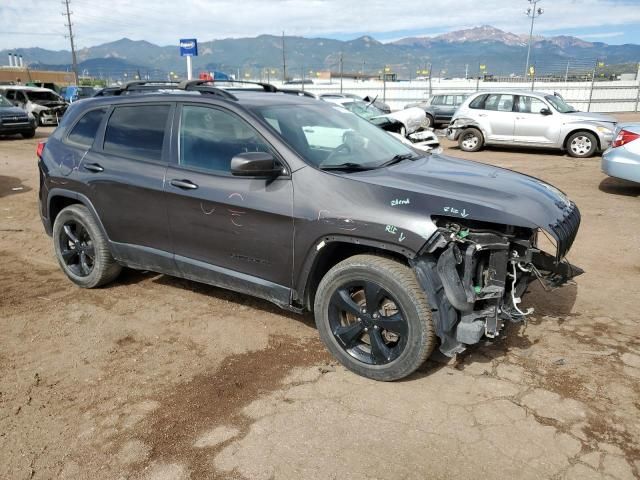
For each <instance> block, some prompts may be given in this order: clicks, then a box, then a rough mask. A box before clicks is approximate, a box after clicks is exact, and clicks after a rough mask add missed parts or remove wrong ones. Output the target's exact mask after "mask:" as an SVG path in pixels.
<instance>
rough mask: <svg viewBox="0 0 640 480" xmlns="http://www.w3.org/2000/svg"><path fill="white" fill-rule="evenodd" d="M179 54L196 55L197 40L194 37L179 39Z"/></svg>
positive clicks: (184, 55)
mask: <svg viewBox="0 0 640 480" xmlns="http://www.w3.org/2000/svg"><path fill="white" fill-rule="evenodd" d="M180 56H181V57H197V56H198V40H196V39H195V38H181V39H180Z"/></svg>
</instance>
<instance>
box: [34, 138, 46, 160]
mask: <svg viewBox="0 0 640 480" xmlns="http://www.w3.org/2000/svg"><path fill="white" fill-rule="evenodd" d="M46 143H47V142H38V148H36V155H37V156H38V158H40V159H42V152H43V151H44V146H45V145H46Z"/></svg>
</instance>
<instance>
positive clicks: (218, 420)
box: [0, 115, 640, 480]
mask: <svg viewBox="0 0 640 480" xmlns="http://www.w3.org/2000/svg"><path fill="white" fill-rule="evenodd" d="M621 117H623V118H625V119H626V120H630V119H633V118H634V117H633V116H629V115H627V116H621ZM635 119H640V116H636V117H635ZM48 130H49V129H40V130H39V131H38V138H36V139H33V140H26V141H25V140H21V139H18V138H16V139H2V140H0V478H3V479H5V478H6V479H31V478H34V479H41V478H43V479H44V478H78V479H94V478H100V479H116V478H118V479H119V478H149V479H186V478H192V479H196V478H197V479H201V478H219V479H221V478H247V479H265V480H266V479H300V478H304V479H308V478H309V479H349V478H369V479H386V478H394V479H400V478H416V479H426V478H429V479H432V478H434V479H435V478H442V479H444V478H446V479H457V478H461V479H463V478H532V479H533V478H574V479H590V478H616V479H628V478H638V477H639V475H640V328H639V325H640V313H639V311H638V303H639V301H640V293H639V291H640V290H639V289H638V280H639V279H640V277H639V274H640V250H639V247H638V245H640V208H638V206H639V203H638V202H640V199H639V198H638V197H639V196H640V186H634V185H631V184H626V183H624V182H620V181H615V180H612V179H608V178H606V177H605V176H604V175H603V174H602V173H601V172H600V169H599V158H594V159H590V160H586V161H577V160H573V159H571V158H569V157H567V156H564V155H562V154H560V153H554V152H550V153H544V152H542V153H541V152H539V151H521V150H518V151H513V150H510V151H507V150H485V151H483V152H480V153H477V154H464V153H463V152H460V151H459V150H457V149H456V148H454V147H453V145H451V144H449V143H446V149H445V150H446V153H447V154H451V155H455V156H462V157H468V158H473V159H479V160H482V161H486V162H491V163H494V164H496V165H499V166H503V167H507V168H512V169H515V170H518V171H521V172H524V173H527V174H531V175H535V176H537V177H541V178H542V179H544V180H547V181H549V182H551V183H553V184H555V185H557V186H558V187H559V188H561V189H562V190H564V191H566V192H567V193H568V194H569V195H570V197H571V198H572V199H573V200H575V201H576V202H577V203H578V205H579V206H580V208H581V211H582V213H583V225H582V228H581V232H580V234H579V235H578V239H577V241H576V243H575V246H574V248H573V250H572V252H571V255H570V259H571V261H572V262H574V263H575V264H577V265H579V266H581V267H583V268H584V269H585V270H586V272H587V273H586V274H585V275H583V276H581V277H580V278H579V279H578V282H577V286H572V287H567V288H564V289H562V290H559V291H555V292H553V293H546V292H544V291H542V290H541V289H540V288H538V287H537V286H534V287H533V288H532V292H531V294H530V295H529V296H528V297H527V298H526V300H525V306H533V307H535V309H536V313H535V315H534V316H533V317H532V318H531V320H530V321H529V323H528V324H527V325H526V326H525V325H510V326H508V328H507V330H508V331H507V332H506V333H507V335H506V337H502V338H500V339H499V340H497V341H495V342H492V343H486V344H484V345H481V346H479V347H477V348H473V349H471V350H469V351H467V352H465V353H464V354H463V355H460V356H459V357H458V358H457V359H455V360H453V361H449V362H447V360H446V359H443V358H442V357H439V356H437V355H436V356H435V357H434V358H433V359H432V360H430V361H429V362H427V364H425V366H424V367H423V368H422V369H421V370H420V371H419V372H418V373H417V374H416V375H414V376H412V377H411V378H409V379H407V380H406V381H403V382H397V383H392V384H382V383H376V382H373V381H369V380H366V379H363V378H360V377H357V376H355V375H353V374H351V373H348V372H347V371H345V370H344V369H343V368H342V367H340V366H337V365H335V364H334V363H333V362H332V360H331V358H330V357H329V356H328V354H327V353H325V350H324V349H323V347H322V345H321V344H320V343H319V342H318V340H317V333H316V331H315V328H314V326H313V321H312V318H311V316H310V315H306V316H296V315H293V314H288V313H285V312H283V311H280V310H278V309H277V308H276V307H274V306H272V305H270V304H268V303H266V302H262V301H259V300H254V299H251V298H248V297H245V296H241V295H236V294H233V293H229V292H225V291H222V290H219V289H216V288H213V287H208V286H203V285H199V284H195V283H192V282H188V281H184V280H178V279H174V278H167V277H165V276H162V275H156V274H153V273H148V272H133V271H127V272H125V273H124V274H123V275H122V277H121V278H120V279H119V280H118V281H117V282H116V283H115V284H113V285H112V286H110V287H108V288H104V289H99V290H91V291H86V290H80V289H78V288H76V287H74V286H73V285H72V284H71V283H70V282H69V281H67V279H66V278H65V277H64V275H63V274H62V272H61V270H60V269H59V268H58V266H57V263H56V261H55V259H54V257H53V248H52V245H51V240H50V239H49V237H47V236H46V235H45V234H44V231H43V228H42V225H41V223H40V219H39V217H38V213H37V187H38V177H37V170H36V162H35V145H36V142H37V141H38V140H41V139H42V138H43V137H45V136H46V133H47V131H48Z"/></svg>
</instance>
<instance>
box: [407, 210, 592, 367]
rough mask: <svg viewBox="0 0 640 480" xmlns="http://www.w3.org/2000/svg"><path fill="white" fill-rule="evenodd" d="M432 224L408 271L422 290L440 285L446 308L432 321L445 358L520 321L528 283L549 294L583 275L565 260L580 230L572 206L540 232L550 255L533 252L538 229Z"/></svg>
mask: <svg viewBox="0 0 640 480" xmlns="http://www.w3.org/2000/svg"><path fill="white" fill-rule="evenodd" d="M434 220H435V221H436V224H437V226H438V231H437V232H436V233H435V234H434V235H433V236H432V237H431V239H430V240H429V242H428V243H427V244H426V245H425V246H424V248H423V250H422V251H421V255H420V256H418V257H417V258H415V259H414V261H413V267H414V269H415V271H416V274H417V276H418V279H419V280H420V282H421V283H422V285H423V287H426V286H427V285H428V284H433V282H434V280H435V281H436V282H439V283H440V284H441V285H442V288H443V290H444V296H445V297H446V298H445V299H444V301H445V302H446V303H447V305H450V306H451V307H452V308H443V307H442V306H440V308H439V310H441V311H440V312H439V313H440V314H439V315H438V318H437V320H436V333H437V335H438V336H439V337H440V340H441V345H440V349H441V351H442V352H443V353H444V354H445V355H448V356H452V355H454V354H456V353H459V352H462V351H463V350H464V349H465V348H466V345H472V344H475V343H478V342H479V341H480V339H481V338H482V337H483V336H486V337H489V338H494V337H496V336H498V335H499V332H500V330H501V328H502V327H503V326H504V323H505V320H509V321H511V322H520V321H523V320H524V319H525V318H526V317H527V315H529V314H530V313H532V312H533V309H528V310H524V311H523V310H522V309H521V308H520V306H519V304H520V301H521V298H522V296H523V294H524V293H525V291H526V290H527V287H528V285H529V284H530V283H531V282H532V281H535V280H539V281H540V282H541V283H542V285H543V287H544V288H545V289H548V290H550V289H554V288H557V287H560V286H562V285H564V284H566V283H567V282H569V281H570V280H571V279H572V278H574V277H576V276H577V275H580V274H581V273H583V271H582V270H581V269H580V268H578V267H576V266H574V265H571V264H570V263H569V262H568V261H567V260H566V259H565V255H566V253H567V252H568V251H569V249H570V248H571V245H572V243H573V241H574V239H575V237H576V234H577V232H578V228H579V226H580V212H579V210H578V208H577V207H576V206H575V204H573V203H571V204H570V207H569V208H568V209H567V212H566V214H565V216H564V217H563V218H562V219H561V220H559V221H557V222H556V223H555V224H553V225H548V226H547V228H546V230H547V231H548V233H549V234H550V235H551V236H552V237H553V238H554V239H555V243H556V253H555V255H551V254H549V253H547V252H545V251H543V250H541V249H540V248H538V240H539V239H538V235H539V233H541V232H542V230H532V229H529V228H521V227H513V226H502V225H495V224H488V223H484V222H473V221H467V222H461V221H457V219H452V218H445V217H440V218H436V219H434ZM434 277H435V278H434ZM429 278H430V280H431V281H428V280H427V279H429ZM425 289H426V288H425ZM427 293H429V292H428V291H427ZM451 312H453V313H451Z"/></svg>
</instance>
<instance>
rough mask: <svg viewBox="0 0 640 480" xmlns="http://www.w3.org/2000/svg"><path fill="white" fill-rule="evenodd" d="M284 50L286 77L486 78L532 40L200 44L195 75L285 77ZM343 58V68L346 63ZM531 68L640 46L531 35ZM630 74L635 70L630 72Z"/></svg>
mask: <svg viewBox="0 0 640 480" xmlns="http://www.w3.org/2000/svg"><path fill="white" fill-rule="evenodd" d="M283 40H284V48H285V57H286V68H287V77H289V78H292V77H298V78H299V77H301V76H302V75H303V72H304V75H305V76H310V75H311V76H313V75H315V72H317V71H321V70H331V71H333V72H338V71H339V70H340V68H341V64H342V69H343V71H344V72H345V73H358V72H361V71H364V72H365V73H367V74H377V73H378V72H380V71H382V70H383V69H384V68H385V67H388V68H389V69H390V71H392V72H394V73H397V75H398V77H399V78H410V77H415V76H416V75H417V74H418V72H419V73H420V74H422V72H423V71H425V70H428V69H429V66H430V68H431V70H432V71H433V75H434V76H438V75H442V76H449V77H451V76H464V75H465V73H468V74H469V75H470V76H471V75H475V74H477V72H478V71H479V66H480V65H481V64H482V65H485V66H486V70H485V73H493V74H496V75H510V74H517V75H520V74H522V72H523V71H524V68H525V65H524V63H525V58H526V50H527V42H528V36H523V35H517V34H514V33H510V32H505V31H503V30H500V29H497V28H494V27H491V26H488V25H484V26H479V27H475V28H470V29H465V30H458V31H454V32H449V33H446V34H443V35H438V36H434V37H409V38H402V39H399V40H395V41H393V42H389V43H382V42H380V41H378V40H376V39H374V38H373V37H371V36H362V37H359V38H356V39H353V40H348V41H341V40H335V39H329V38H306V37H296V36H286V37H284V39H283V38H282V37H279V36H274V35H260V36H257V37H253V38H228V39H221V40H211V41H201V42H199V44H198V50H199V56H198V57H194V62H193V63H194V70H195V71H196V72H198V71H212V70H217V71H223V72H226V73H230V74H237V73H240V74H241V75H243V74H248V75H250V76H252V77H254V78H255V77H259V76H263V75H264V76H265V77H266V72H267V71H269V72H270V73H269V75H273V76H274V77H278V78H280V77H281V75H282V73H281V72H282V48H283ZM10 52H11V53H15V54H19V55H22V56H23V58H24V60H25V62H26V63H27V64H28V65H29V67H30V68H33V69H36V68H38V69H52V70H68V69H70V65H69V64H70V57H71V54H70V52H69V51H65V50H58V51H53V50H46V49H43V48H17V49H13V50H2V51H0V55H3V57H0V58H7V54H8V53H10ZM77 53H78V55H77V56H78V61H79V70H80V71H81V72H83V71H84V72H85V73H87V74H89V75H94V76H103V77H122V76H123V74H124V73H127V74H128V77H129V78H132V77H133V76H134V75H136V74H138V73H140V74H141V75H143V76H144V75H149V76H150V77H152V78H166V76H167V74H168V73H169V72H172V71H175V72H180V73H181V72H184V69H185V66H184V65H185V62H184V59H182V58H180V56H179V53H178V46H177V41H176V45H170V46H159V45H154V44H153V43H150V42H147V41H144V40H130V39H128V38H122V39H120V40H117V41H114V42H110V43H105V44H103V45H97V46H94V47H88V48H83V49H80V50H78V52H77ZM341 58H342V62H341ZM531 58H532V60H531V62H530V63H531V64H534V65H535V67H536V72H537V73H539V74H546V73H557V72H564V71H565V69H566V67H567V65H568V66H569V68H570V69H571V70H572V71H575V70H581V71H589V70H591V68H592V67H593V65H594V64H595V62H597V61H602V62H605V63H606V64H608V65H619V64H631V63H633V64H634V66H635V63H636V62H638V61H639V60H640V45H634V44H625V45H608V44H606V43H601V42H587V41H585V40H581V39H579V38H576V37H571V36H564V35H563V36H555V37H542V36H536V37H534V41H533V45H532V56H531ZM629 68H633V67H629Z"/></svg>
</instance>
